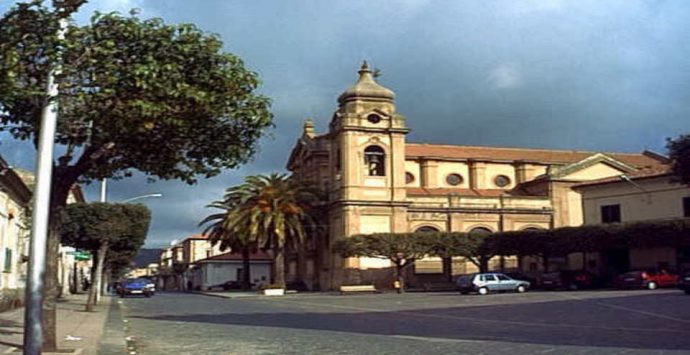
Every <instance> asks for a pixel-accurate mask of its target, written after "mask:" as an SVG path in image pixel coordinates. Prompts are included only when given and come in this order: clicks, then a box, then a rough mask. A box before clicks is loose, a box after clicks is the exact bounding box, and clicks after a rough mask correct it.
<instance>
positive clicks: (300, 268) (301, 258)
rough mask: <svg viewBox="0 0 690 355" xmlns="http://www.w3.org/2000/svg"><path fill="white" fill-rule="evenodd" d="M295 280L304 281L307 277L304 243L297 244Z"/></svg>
mask: <svg viewBox="0 0 690 355" xmlns="http://www.w3.org/2000/svg"><path fill="white" fill-rule="evenodd" d="M296 269H297V270H296V274H297V275H296V280H297V281H301V282H304V280H305V279H306V277H307V250H306V245H305V243H302V242H300V243H298V244H297V263H296Z"/></svg>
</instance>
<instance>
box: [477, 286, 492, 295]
mask: <svg viewBox="0 0 690 355" xmlns="http://www.w3.org/2000/svg"><path fill="white" fill-rule="evenodd" d="M477 293H479V294H480V295H486V294H488V293H489V289H488V288H486V287H480V288H479V289H478V290H477Z"/></svg>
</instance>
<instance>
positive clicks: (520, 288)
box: [516, 285, 527, 293]
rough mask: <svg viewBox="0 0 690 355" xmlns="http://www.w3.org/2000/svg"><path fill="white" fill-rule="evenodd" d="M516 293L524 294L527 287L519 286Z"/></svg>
mask: <svg viewBox="0 0 690 355" xmlns="http://www.w3.org/2000/svg"><path fill="white" fill-rule="evenodd" d="M516 291H517V292H518V293H525V292H527V287H525V286H523V285H520V286H518V287H517V290H516Z"/></svg>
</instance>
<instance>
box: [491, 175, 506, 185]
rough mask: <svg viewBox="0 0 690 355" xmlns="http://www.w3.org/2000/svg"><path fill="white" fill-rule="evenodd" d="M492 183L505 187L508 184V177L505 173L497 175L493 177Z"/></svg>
mask: <svg viewBox="0 0 690 355" xmlns="http://www.w3.org/2000/svg"><path fill="white" fill-rule="evenodd" d="M494 184H496V186H498V187H506V186H508V185H510V178H509V177H507V176H505V175H498V176H496V177H495V178H494Z"/></svg>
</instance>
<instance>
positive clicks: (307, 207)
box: [207, 173, 319, 287]
mask: <svg viewBox="0 0 690 355" xmlns="http://www.w3.org/2000/svg"><path fill="white" fill-rule="evenodd" d="M318 201H319V198H318V194H317V193H316V191H315V190H314V189H313V188H311V187H308V186H306V185H304V184H300V183H297V182H295V181H294V180H293V179H290V178H289V177H288V176H287V175H286V174H276V173H273V174H270V175H255V176H248V177H246V178H245V181H244V183H243V184H241V185H238V186H234V187H230V188H228V189H227V190H226V193H225V198H224V201H223V206H225V207H227V209H226V212H227V213H225V215H224V219H223V222H222V230H223V231H224V232H223V233H222V234H221V235H223V236H225V238H226V239H227V240H228V241H229V240H242V241H243V242H246V245H257V246H258V247H260V248H262V249H269V250H271V251H272V253H273V266H274V277H275V279H274V281H273V283H274V284H277V285H280V287H285V251H286V248H288V247H291V248H295V249H296V248H297V247H298V246H299V245H300V244H301V243H303V241H304V239H305V227H307V226H313V225H315V223H314V219H313V218H312V215H313V211H312V207H313V206H315V205H316V204H317V203H318ZM211 217H212V216H209V217H208V218H207V219H209V218H211ZM216 219H217V218H216ZM219 233H220V232H219ZM240 235H241V236H242V237H238V236H240Z"/></svg>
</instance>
